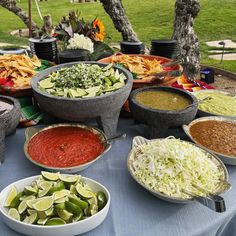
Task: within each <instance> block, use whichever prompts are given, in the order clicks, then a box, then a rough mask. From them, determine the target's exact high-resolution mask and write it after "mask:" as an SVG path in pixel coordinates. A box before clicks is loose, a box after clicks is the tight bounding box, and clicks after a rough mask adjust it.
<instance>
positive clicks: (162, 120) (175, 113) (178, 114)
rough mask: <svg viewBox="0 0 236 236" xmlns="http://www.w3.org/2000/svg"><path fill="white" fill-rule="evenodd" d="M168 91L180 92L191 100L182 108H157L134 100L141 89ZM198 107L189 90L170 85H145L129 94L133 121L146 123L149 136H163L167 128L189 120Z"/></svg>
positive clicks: (186, 122)
mask: <svg viewBox="0 0 236 236" xmlns="http://www.w3.org/2000/svg"><path fill="white" fill-rule="evenodd" d="M147 90H148V91H153V90H154V91H156V90H158V91H168V92H172V93H177V94H180V95H182V96H184V97H186V98H188V99H189V100H190V101H191V105H189V106H188V107H187V108H186V109H183V110H158V109H152V108H149V107H145V106H143V105H141V104H140V103H138V102H137V101H136V100H135V96H136V95H137V94H138V93H140V92H143V91H147ZM197 108H198V101H197V99H196V98H195V97H194V96H193V95H191V94H190V93H189V92H186V91H184V90H180V89H175V88H171V87H145V88H140V89H136V90H134V91H133V92H132V93H131V95H130V109H131V112H132V115H133V118H134V120H135V121H137V122H140V123H143V124H146V125H148V128H149V136H150V138H161V137H165V135H166V131H167V130H168V129H169V128H176V127H179V126H181V125H183V124H188V123H189V122H191V121H192V120H193V119H194V117H195V115H196V113H197Z"/></svg>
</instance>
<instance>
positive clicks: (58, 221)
mask: <svg viewBox="0 0 236 236" xmlns="http://www.w3.org/2000/svg"><path fill="white" fill-rule="evenodd" d="M64 224H66V222H65V221H64V220H63V219H61V218H59V217H54V218H51V219H49V220H48V221H47V222H46V224H45V225H64Z"/></svg>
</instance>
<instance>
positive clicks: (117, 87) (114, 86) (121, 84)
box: [113, 82, 124, 89]
mask: <svg viewBox="0 0 236 236" xmlns="http://www.w3.org/2000/svg"><path fill="white" fill-rule="evenodd" d="M123 86H124V83H121V82H117V83H115V84H113V88H115V89H119V88H121V87H123Z"/></svg>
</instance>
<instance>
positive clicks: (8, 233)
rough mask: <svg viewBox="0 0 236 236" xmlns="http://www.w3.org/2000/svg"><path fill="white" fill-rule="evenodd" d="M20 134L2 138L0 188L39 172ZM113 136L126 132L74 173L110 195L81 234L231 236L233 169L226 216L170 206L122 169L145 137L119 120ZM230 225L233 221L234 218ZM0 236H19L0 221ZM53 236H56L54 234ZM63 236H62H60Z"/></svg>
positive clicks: (134, 126) (235, 208)
mask: <svg viewBox="0 0 236 236" xmlns="http://www.w3.org/2000/svg"><path fill="white" fill-rule="evenodd" d="M24 131H25V130H24V129H17V131H16V134H14V135H11V136H9V137H7V138H6V152H5V162H4V163H3V165H1V166H0V189H3V188H4V187H6V186H7V185H8V184H10V183H12V182H14V181H16V180H19V179H22V178H26V177H29V176H33V175H38V174H39V173H40V171H41V170H42V169H41V168H39V167H37V166H36V165H34V164H32V163H31V162H29V161H28V160H27V158H26V157H25V155H24V151H23V144H24V142H25V136H24ZM118 133H126V134H127V137H126V139H122V140H117V141H115V142H114V143H113V145H112V148H111V150H110V151H109V152H108V153H107V154H106V155H105V156H104V157H102V158H101V159H100V160H98V161H97V162H95V163H94V164H93V165H92V166H90V167H89V168H88V169H86V170H84V171H82V172H80V174H81V175H83V176H85V177H89V178H92V179H94V180H97V181H99V182H101V183H102V184H104V185H105V186H106V187H107V188H108V190H109V191H110V193H111V207H110V210H109V213H108V216H107V218H106V219H105V221H104V222H103V224H102V225H100V226H99V227H97V228H96V229H95V230H93V231H90V232H88V233H86V234H84V235H88V236H92V235H102V236H106V235H107V236H113V235H114V236H132V235H135V236H143V235H148V236H152V235H153V236H154V235H155V236H156V235H163V236H169V235H170V236H172V235H175V236H185V235H186V236H192V235H195V236H196V235H204V236H205V235H206V236H208V235H209V236H213V235H235V234H236V229H235V226H234V225H233V222H234V216H235V215H236V200H235V196H236V168H235V167H230V166H227V169H228V171H229V174H230V180H229V182H230V183H231V184H232V189H231V190H230V191H228V192H226V193H225V194H224V195H223V196H224V198H225V202H226V208H227V210H226V212H224V213H215V212H213V211H211V210H210V209H208V208H206V207H204V206H202V205H200V204H199V203H196V202H194V203H192V204H188V205H178V204H171V203H168V202H165V201H162V200H159V199H158V198H156V197H154V196H153V195H151V194H150V193H149V192H148V191H147V190H145V189H143V188H142V187H141V186H140V185H138V184H137V183H136V182H135V181H134V180H133V179H132V177H131V175H130V174H129V172H128V170H127V165H126V160H127V155H128V153H129V150H130V147H131V143H132V138H133V137H134V136H136V135H142V136H145V135H146V134H147V129H146V127H145V126H143V125H140V124H137V123H134V121H133V120H132V119H120V120H119V127H118ZM170 135H175V136H176V137H179V138H182V139H186V138H187V137H186V136H185V134H184V132H183V131H181V129H179V130H171V131H170ZM235 220H236V219H235ZM0 235H4V236H16V235H20V234H19V233H17V232H14V231H13V230H11V229H10V228H8V227H7V226H6V225H5V224H4V223H3V222H2V221H0ZM55 236H56V235H55ZM65 236H66V235H65Z"/></svg>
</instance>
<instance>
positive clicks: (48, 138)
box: [28, 126, 104, 167]
mask: <svg viewBox="0 0 236 236" xmlns="http://www.w3.org/2000/svg"><path fill="white" fill-rule="evenodd" d="M103 151H104V145H103V144H102V142H101V140H100V139H99V137H98V135H96V134H95V133H93V132H92V131H90V130H88V129H84V128H80V127H65V126H64V127H55V128H51V129H47V130H45V131H42V132H40V133H38V134H37V135H36V136H34V137H33V138H32V139H31V140H30V142H29V145H28V153H29V155H30V157H31V158H32V159H33V160H34V161H36V162H38V163H40V164H43V165H46V166H49V167H72V166H78V165H81V164H84V163H87V162H90V161H92V160H94V159H96V158H97V157H98V156H99V155H100V154H101V153H102V152H103Z"/></svg>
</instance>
